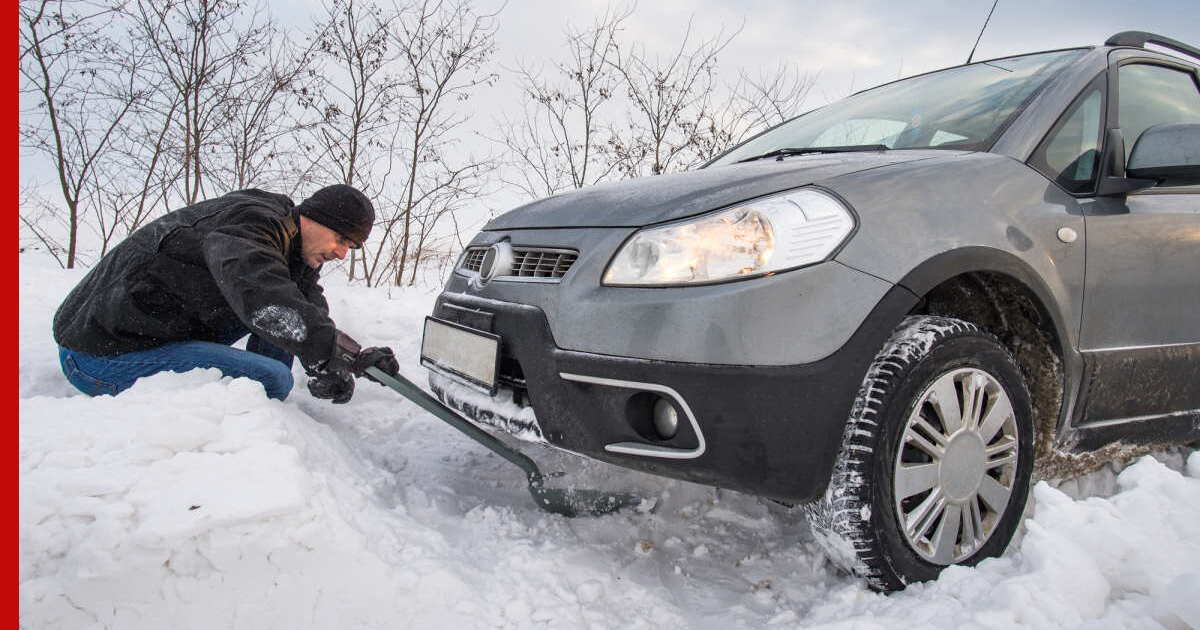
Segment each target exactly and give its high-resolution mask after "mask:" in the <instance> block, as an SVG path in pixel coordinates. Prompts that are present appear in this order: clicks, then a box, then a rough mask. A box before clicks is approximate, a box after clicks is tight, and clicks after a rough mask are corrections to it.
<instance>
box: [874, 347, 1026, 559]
mask: <svg viewBox="0 0 1200 630" xmlns="http://www.w3.org/2000/svg"><path fill="white" fill-rule="evenodd" d="M1018 444H1019V443H1018V440H1017V419H1016V415H1015V414H1014V413H1013V409H1012V402H1011V401H1010V400H1009V397H1008V393H1007V392H1005V391H1004V388H1003V387H1001V386H1000V382H999V381H997V380H996V378H995V377H994V376H992V375H991V374H988V373H987V372H985V371H983V370H980V369H976V368H961V369H956V370H951V371H949V372H946V373H944V374H942V375H940V376H938V377H937V378H936V379H934V381H933V383H932V384H931V385H929V387H927V388H926V389H925V391H924V392H922V393H921V396H920V397H919V398H917V403H916V404H915V405H913V407H912V408H911V410H910V412H909V415H908V418H907V420H906V421H905V425H904V433H903V434H902V435H901V439H900V443H899V446H898V447H897V450H896V463H895V467H894V469H893V473H892V491H893V494H894V495H895V507H896V518H897V520H898V521H899V526H900V530H901V531H902V532H904V537H905V539H906V540H907V541H908V544H909V546H910V547H911V548H912V549H913V550H914V551H916V552H917V554H918V555H920V556H921V557H922V558H923V559H925V560H927V561H929V562H932V563H934V564H940V565H949V564H954V563H956V562H961V561H963V560H965V559H966V558H968V557H969V556H971V554H973V553H975V552H976V551H978V550H979V548H980V547H982V546H983V544H984V543H985V542H987V540H988V538H990V537H991V535H992V532H994V531H995V530H996V526H997V525H998V524H999V523H1000V519H1001V517H1002V516H1003V515H1004V511H1005V509H1006V508H1007V507H1008V501H1009V497H1010V496H1011V495H1012V491H1013V488H1014V485H1015V483H1016V478H1017V449H1018Z"/></svg>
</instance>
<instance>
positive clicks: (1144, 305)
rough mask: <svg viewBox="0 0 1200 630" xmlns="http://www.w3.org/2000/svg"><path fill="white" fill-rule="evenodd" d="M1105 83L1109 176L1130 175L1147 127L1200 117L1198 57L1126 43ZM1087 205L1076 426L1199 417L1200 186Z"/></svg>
mask: <svg viewBox="0 0 1200 630" xmlns="http://www.w3.org/2000/svg"><path fill="white" fill-rule="evenodd" d="M1107 84H1108V85H1107V87H1108V97H1109V98H1108V107H1107V111H1106V113H1105V123H1106V124H1105V126H1106V128H1107V130H1108V133H1107V134H1106V136H1105V137H1106V138H1107V139H1108V140H1107V145H1108V146H1106V147H1105V155H1106V156H1107V157H1106V158H1105V159H1104V160H1103V162H1104V165H1103V167H1102V168H1103V170H1104V171H1105V172H1103V173H1102V175H1123V174H1124V163H1125V161H1126V160H1127V159H1128V156H1129V153H1130V151H1131V150H1132V149H1133V146H1134V144H1135V143H1136V140H1137V138H1138V136H1139V135H1140V134H1141V132H1142V131H1144V130H1145V129H1147V128H1148V127H1151V126H1153V125H1157V124H1162V123H1172V122H1185V123H1200V82H1198V77H1197V71H1196V68H1195V67H1192V66H1189V65H1186V64H1183V63H1177V62H1174V61H1170V60H1169V59H1168V58H1166V57H1165V56H1164V57H1162V58H1159V57H1157V56H1148V55H1143V54H1140V53H1138V52H1137V51H1129V50H1118V51H1114V52H1113V53H1112V54H1111V56H1110V68H1109V71H1108V74H1107ZM1113 130H1119V131H1120V135H1116V134H1114V132H1113ZM1121 138H1123V139H1124V145H1125V146H1124V147H1123V151H1122V147H1121V146H1120V142H1119V140H1120V139H1121ZM1113 153H1116V155H1112V154H1113ZM1122 153H1123V155H1122ZM1083 205H1084V207H1085V208H1086V209H1085V217H1084V220H1085V227H1086V254H1087V255H1086V263H1085V268H1086V278H1085V283H1084V305H1083V318H1082V322H1081V329H1080V349H1081V350H1082V352H1083V355H1084V362H1085V366H1086V368H1085V376H1084V378H1085V383H1084V389H1083V393H1082V396H1081V400H1080V403H1081V404H1080V406H1079V409H1081V410H1082V411H1081V415H1082V417H1081V418H1079V420H1080V421H1081V424H1080V425H1077V426H1088V425H1093V426H1095V425H1098V424H1107V425H1114V424H1119V423H1121V422H1123V421H1153V420H1155V419H1161V418H1164V417H1175V418H1176V419H1177V420H1178V419H1186V418H1181V417H1182V416H1196V417H1200V187H1197V186H1155V187H1152V188H1148V189H1144V190H1140V191H1137V192H1132V193H1128V194H1124V195H1115V196H1098V197H1095V199H1094V200H1092V201H1091V202H1090V203H1085V204H1083ZM1188 412H1192V413H1188ZM1189 422H1190V421H1189Z"/></svg>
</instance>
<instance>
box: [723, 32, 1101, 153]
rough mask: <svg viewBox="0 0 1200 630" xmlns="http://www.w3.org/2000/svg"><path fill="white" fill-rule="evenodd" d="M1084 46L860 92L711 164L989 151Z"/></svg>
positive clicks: (746, 143)
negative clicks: (805, 151) (853, 149)
mask: <svg viewBox="0 0 1200 630" xmlns="http://www.w3.org/2000/svg"><path fill="white" fill-rule="evenodd" d="M1083 52H1084V50H1064V51H1056V52H1047V53H1038V54H1034V55H1023V56H1020V57H1009V58H1006V59H995V60H992V61H981V62H979V63H973V64H971V65H968V66H959V67H956V68H949V69H946V70H940V71H938V72H931V73H929V74H923V75H920V76H916V77H912V78H910V79H904V80H901V81H896V82H894V83H888V84H886V85H881V86H879V87H877V88H872V89H870V90H865V91H863V92H859V93H858V94H855V95H853V96H850V97H848V98H845V99H843V100H841V101H838V102H836V103H832V104H830V105H826V106H825V107H822V108H820V109H816V110H813V111H811V112H809V113H807V114H804V115H801V116H798V117H796V118H793V119H792V120H789V121H788V122H785V123H783V124H782V125H779V126H778V127H775V128H774V129H771V130H769V131H767V132H765V133H763V134H761V135H759V136H757V137H755V138H752V139H750V140H748V141H747V142H745V143H743V144H742V145H740V146H738V147H735V148H734V149H732V150H731V151H729V152H728V153H726V154H725V155H722V156H721V157H719V158H717V159H716V160H713V161H712V162H711V163H710V164H709V166H719V165H723V164H732V163H734V162H738V161H741V160H746V159H751V158H754V157H755V156H760V155H764V154H766V153H769V152H771V151H777V150H780V149H786V148H819V147H847V146H860V145H883V146H886V147H887V148H889V149H929V148H941V149H963V150H972V151H982V150H987V149H988V148H990V147H991V145H992V143H993V142H995V140H996V137H997V136H998V135H999V133H1000V131H1002V130H1003V128H1004V125H1005V123H1006V122H1007V121H1008V120H1009V119H1010V118H1012V117H1013V116H1014V115H1015V114H1016V113H1017V112H1018V111H1020V109H1021V108H1022V107H1023V106H1024V105H1025V103H1026V102H1027V101H1028V99H1029V97H1030V96H1031V95H1033V94H1034V93H1035V92H1036V91H1037V89H1038V88H1039V87H1041V86H1042V84H1044V83H1045V82H1046V80H1047V79H1049V78H1050V77H1051V76H1053V74H1054V73H1055V72H1056V71H1057V70H1058V69H1059V68H1061V67H1063V66H1064V65H1065V64H1067V63H1069V62H1070V61H1072V60H1074V59H1075V58H1077V57H1079V56H1080V55H1081V54H1083Z"/></svg>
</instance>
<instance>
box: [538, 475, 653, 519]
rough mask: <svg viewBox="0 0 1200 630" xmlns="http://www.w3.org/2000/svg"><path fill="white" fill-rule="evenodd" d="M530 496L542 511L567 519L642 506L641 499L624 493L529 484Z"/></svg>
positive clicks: (602, 514)
mask: <svg viewBox="0 0 1200 630" xmlns="http://www.w3.org/2000/svg"><path fill="white" fill-rule="evenodd" d="M529 494H531V495H533V501H534V502H535V503H537V505H538V507H540V508H541V509H543V510H545V511H547V512H551V513H553V514H560V515H562V516H566V517H567V518H575V517H577V516H604V515H605V514H611V513H613V512H616V511H618V510H621V509H623V508H628V507H637V506H639V505H641V504H642V498H641V497H639V496H636V495H632V494H627V493H623V492H617V493H612V492H601V491H599V490H586V489H582V488H578V489H563V488H546V487H544V486H541V485H539V484H536V483H531V484H529Z"/></svg>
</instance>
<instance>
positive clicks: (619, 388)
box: [431, 287, 916, 502]
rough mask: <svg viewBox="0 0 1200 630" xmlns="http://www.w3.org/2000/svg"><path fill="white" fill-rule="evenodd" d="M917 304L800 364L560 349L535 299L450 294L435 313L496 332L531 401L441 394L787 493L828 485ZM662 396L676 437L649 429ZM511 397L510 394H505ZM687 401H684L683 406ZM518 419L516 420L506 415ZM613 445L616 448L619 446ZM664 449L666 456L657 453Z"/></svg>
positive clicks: (498, 422)
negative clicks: (874, 376) (881, 358)
mask: <svg viewBox="0 0 1200 630" xmlns="http://www.w3.org/2000/svg"><path fill="white" fill-rule="evenodd" d="M915 303H916V297H915V296H913V295H912V294H911V293H909V292H908V291H907V290H905V289H903V288H900V287H893V288H892V289H891V290H889V291H888V292H887V293H886V294H885V295H884V296H883V298H882V299H881V300H880V301H879V302H878V304H877V305H876V307H875V308H874V309H873V310H872V311H871V313H870V314H869V316H868V317H867V318H866V319H865V320H864V321H863V322H862V324H861V325H860V326H859V327H858V329H857V330H856V331H855V332H854V334H853V335H852V336H851V337H850V339H849V341H847V342H846V343H845V344H843V345H842V347H841V348H840V349H838V350H837V351H835V352H834V353H833V354H831V355H829V356H828V357H826V358H824V359H821V360H819V361H815V362H811V363H806V364H801V365H782V366H781V365H769V366H746V365H720V364H702V363H683V362H672V361H662V360H653V359H634V358H627V357H617V356H608V355H603V354H597V353H590V352H580V351H573V350H564V349H562V348H560V347H558V346H557V345H555V342H554V337H553V335H552V334H551V330H550V326H549V323H548V320H547V317H546V315H545V313H544V312H543V311H542V310H541V309H540V308H538V307H535V306H530V305H526V304H517V303H512V302H504V301H499V300H494V299H489V298H485V297H480V296H477V295H468V294H466V293H457V292H454V291H447V292H445V293H443V294H442V295H441V296H440V297H439V298H438V301H437V305H436V306H435V310H434V316H435V317H438V318H440V319H445V320H449V321H454V322H457V323H460V324H464V325H467V326H471V327H473V328H477V329H482V330H487V331H488V332H492V333H495V334H498V335H499V336H500V338H501V365H502V368H501V376H502V382H504V383H506V389H508V390H515V391H516V392H517V395H516V396H515V400H516V401H517V402H518V403H520V402H524V403H525V404H528V405H530V406H531V407H532V409H533V411H534V413H535V414H536V423H534V424H533V425H532V426H530V417H529V414H523V413H515V414H514V413H512V410H514V409H517V408H518V407H514V406H513V405H512V403H508V404H507V405H486V404H479V400H478V398H477V397H476V398H475V399H474V400H470V399H469V397H466V396H463V395H462V392H461V391H460V390H459V389H458V388H452V387H446V383H447V381H445V380H443V379H441V378H432V379H431V385H432V386H433V389H434V392H435V394H436V395H437V396H438V397H439V398H440V399H441V400H442V402H444V403H446V404H447V405H449V406H450V407H452V408H455V409H457V410H459V411H460V412H461V413H463V414H464V415H466V416H467V417H468V418H471V419H473V420H476V421H477V422H480V423H482V424H486V425H491V426H499V427H501V428H504V429H505V430H509V431H512V430H514V429H517V430H525V431H528V432H530V433H527V437H528V436H529V435H536V437H538V438H540V439H544V440H545V441H547V442H549V443H550V444H552V445H554V446H556V447H559V448H562V449H565V450H568V451H573V452H576V453H579V454H582V455H586V456H588V457H592V458H595V459H598V460H602V461H606V462H610V463H613V464H617V465H620V466H624V467H628V468H633V469H637V470H642V471H646V472H650V473H654V474H658V475H663V476H667V477H673V478H677V479H683V480H687V481H692V482H697V483H702V484H707V485H713V486H720V487H724V488H730V489H733V490H739V491H743V492H749V493H752V494H757V495H762V496H767V497H771V498H775V499H779V500H783V501H789V502H804V501H809V500H812V499H815V498H816V497H818V496H819V495H820V494H821V493H822V492H823V491H824V489H825V486H826V484H827V482H828V479H829V474H830V471H831V470H832V467H833V462H834V458H835V457H836V456H837V453H838V449H839V448H840V446H841V441H842V432H843V430H844V428H845V422H846V419H847V417H848V416H849V413H850V406H851V404H852V402H853V400H854V397H855V394H856V393H857V390H858V387H859V384H860V382H861V381H862V376H863V374H864V373H865V372H866V369H867V366H868V365H869V363H870V361H871V359H872V358H873V357H874V355H875V353H876V352H877V351H878V349H879V348H880V347H881V346H882V345H883V343H884V341H885V340H886V338H887V336H888V335H889V334H890V333H891V331H892V328H893V327H894V326H895V325H896V323H897V322H899V321H900V319H901V318H902V317H903V316H904V314H905V313H907V312H908V311H909V310H910V309H911V308H912V306H913V305H914V304H915ZM652 395H658V396H666V397H668V398H671V399H672V400H673V401H675V403H676V406H677V409H680V410H681V411H686V412H687V413H684V414H682V415H683V416H684V417H685V418H687V419H688V420H689V421H683V422H681V423H680V429H679V432H678V433H677V434H676V435H675V436H674V437H673V438H672V439H670V440H660V439H655V438H654V437H652V435H651V433H650V432H648V431H646V430H645V428H644V419H645V418H644V416H645V414H644V412H643V411H642V409H643V408H644V407H645V404H644V403H645V400H646V399H647V397H648V396H652ZM501 396H503V397H505V398H507V397H510V396H511V394H510V393H509V392H504V393H503V394H502V395H501ZM680 401H682V405H680ZM509 416H518V417H509ZM614 446H617V448H614ZM656 450H657V451H659V453H660V454H659V455H655V454H653V452H654V451H656Z"/></svg>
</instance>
